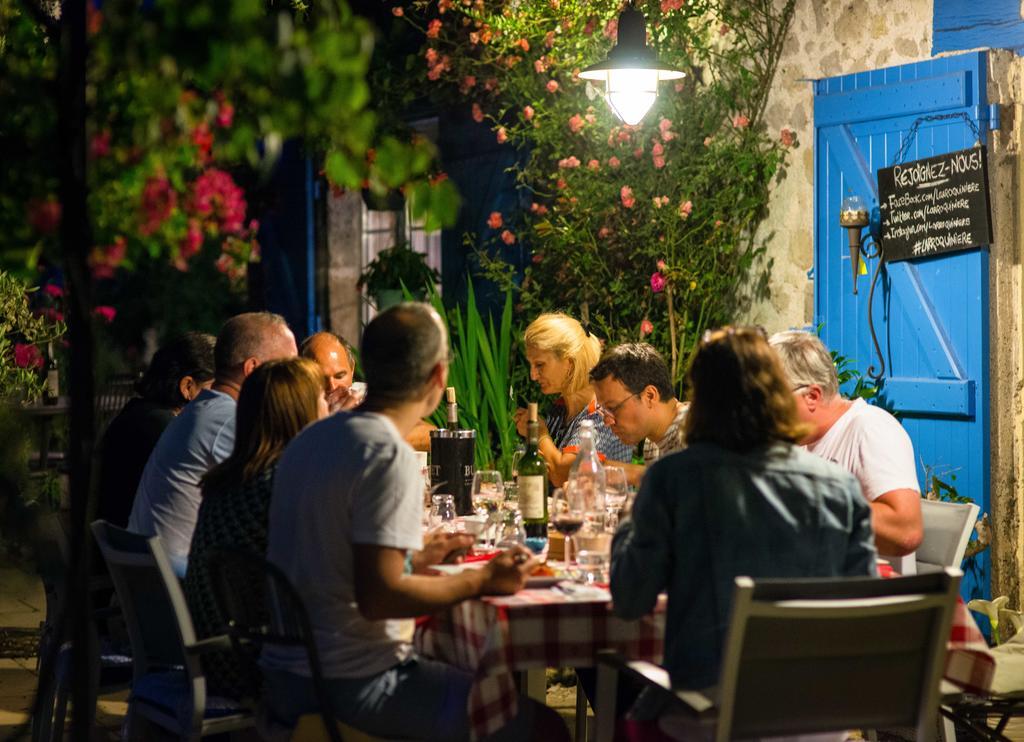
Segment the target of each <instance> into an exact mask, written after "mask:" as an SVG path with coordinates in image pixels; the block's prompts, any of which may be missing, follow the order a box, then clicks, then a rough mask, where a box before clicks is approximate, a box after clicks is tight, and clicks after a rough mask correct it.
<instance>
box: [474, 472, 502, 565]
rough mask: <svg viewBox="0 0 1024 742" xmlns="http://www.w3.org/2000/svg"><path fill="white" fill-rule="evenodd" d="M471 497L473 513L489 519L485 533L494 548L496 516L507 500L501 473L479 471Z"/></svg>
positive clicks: (475, 477)
mask: <svg viewBox="0 0 1024 742" xmlns="http://www.w3.org/2000/svg"><path fill="white" fill-rule="evenodd" d="M471 496H472V499H473V511H474V512H475V513H476V514H477V515H483V516H486V517H487V523H486V524H485V525H484V529H485V530H484V533H485V534H488V536H489V537H490V541H491V546H492V547H493V545H494V535H493V533H492V531H493V526H494V525H495V524H496V523H497V517H496V516H497V513H498V510H499V509H500V508H501V503H502V501H503V500H504V499H505V487H504V485H503V484H502V481H501V473H500V472H497V471H494V470H493V469H480V470H479V471H477V472H476V474H474V475H473V489H472V493H471ZM481 535H483V534H481ZM485 538H486V537H485Z"/></svg>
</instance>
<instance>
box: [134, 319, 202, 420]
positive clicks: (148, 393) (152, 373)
mask: <svg viewBox="0 0 1024 742" xmlns="http://www.w3.org/2000/svg"><path fill="white" fill-rule="evenodd" d="M216 342H217V339H216V338H215V337H214V336H213V335H207V334H206V333H203V332H187V333H185V334H184V335H182V336H181V337H179V338H176V339H174V340H172V341H171V342H169V343H167V344H166V345H164V346H163V347H162V348H160V350H158V351H157V352H156V353H155V354H154V355H153V360H152V361H150V362H149V368H147V369H146V373H144V374H143V375H142V378H141V379H139V381H138V383H137V384H136V385H135V390H136V391H137V392H138V393H139V395H140V396H141V397H142V398H143V399H146V400H149V401H150V402H155V403H156V404H159V405H161V406H162V407H174V408H177V407H183V406H184V405H185V403H186V402H188V400H187V399H185V398H184V397H183V396H181V390H180V389H179V387H178V385H179V383H180V382H181V380H182V379H183V378H184V377H186V376H191V377H192V378H193V379H195V381H196V382H199V383H202V382H204V381H209V380H210V379H212V378H213V346H214V344H215V343H216Z"/></svg>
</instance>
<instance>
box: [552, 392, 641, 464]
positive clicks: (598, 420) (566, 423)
mask: <svg viewBox="0 0 1024 742" xmlns="http://www.w3.org/2000/svg"><path fill="white" fill-rule="evenodd" d="M584 420H591V421H593V423H594V443H595V446H596V448H597V453H598V454H599V455H600V456H601V458H602V460H604V459H611V460H612V461H625V462H626V463H629V462H630V461H632V460H633V448H632V447H631V446H627V445H626V444H625V443H623V442H622V441H621V440H619V437H618V436H617V435H615V433H613V432H612V429H611V428H609V427H608V426H607V425H605V424H604V416H602V415H601V413H600V412H598V411H597V399H596V398H593V399H591V400H590V402H589V404H587V406H586V407H584V408H583V409H582V410H580V411H579V414H577V415H576V416H575V417H573V418H570V417H569V416H568V410H567V409H566V406H565V400H564V399H562V398H561V397H559V398H558V399H557V400H555V404H554V406H553V407H552V408H551V412H550V414H549V415H548V417H547V419H546V420H545V421H544V422H545V423H546V424H547V426H548V433H549V434H550V435H551V440H552V441H553V442H554V444H555V445H556V446H557V447H558V449H559V450H560V451H562V452H564V453H576V452H577V451H578V450H579V447H580V423H582V422H583V421H584Z"/></svg>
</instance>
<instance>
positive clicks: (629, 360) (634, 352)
mask: <svg viewBox="0 0 1024 742" xmlns="http://www.w3.org/2000/svg"><path fill="white" fill-rule="evenodd" d="M590 382H591V384H592V385H593V387H594V394H595V396H596V397H597V402H598V411H599V412H600V413H601V414H602V415H603V416H604V422H605V424H606V425H607V426H608V427H609V428H611V430H612V432H613V433H615V435H616V436H618V438H619V439H620V440H621V441H622V442H623V443H626V444H628V445H630V446H636V445H637V444H638V443H641V442H643V444H644V449H643V456H644V466H633V465H628V466H626V467H624V468H625V469H626V473H627V476H628V477H629V480H630V482H631V483H632V484H638V483H639V481H640V478H641V477H642V476H643V472H644V469H645V468H646V467H647V466H650V465H651V464H652V463H654V462H655V461H657V460H658V458H660V457H662V456H666V455H667V454H670V453H673V452H675V451H681V450H682V449H683V448H685V446H686V443H685V441H684V439H683V420H684V419H685V418H686V410H687V407H688V405H687V404H686V403H685V402H680V401H679V400H678V399H676V396H675V390H674V389H673V387H672V378H671V375H670V374H669V370H668V364H666V363H665V360H664V359H663V358H662V357H661V356H660V355H659V354H658V351H656V350H655V349H654V348H653V347H652V346H650V345H648V344H647V343H623V344H622V345H617V346H615V347H614V348H611V349H609V350H607V351H605V353H604V354H603V355H602V356H601V360H600V361H598V363H597V365H596V366H594V368H593V369H592V370H591V372H590Z"/></svg>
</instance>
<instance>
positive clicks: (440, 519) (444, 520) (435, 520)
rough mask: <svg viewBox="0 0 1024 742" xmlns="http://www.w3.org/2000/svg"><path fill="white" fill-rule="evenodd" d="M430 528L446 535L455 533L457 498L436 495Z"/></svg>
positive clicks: (432, 507)
mask: <svg viewBox="0 0 1024 742" xmlns="http://www.w3.org/2000/svg"><path fill="white" fill-rule="evenodd" d="M429 520H430V527H431V528H432V529H440V530H442V531H444V532H445V533H454V532H455V496H454V495H434V497H433V504H432V506H431V508H430V519H429Z"/></svg>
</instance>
